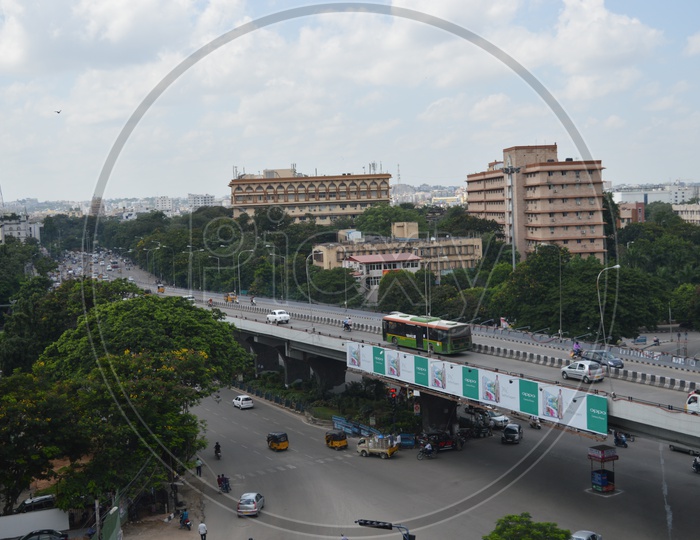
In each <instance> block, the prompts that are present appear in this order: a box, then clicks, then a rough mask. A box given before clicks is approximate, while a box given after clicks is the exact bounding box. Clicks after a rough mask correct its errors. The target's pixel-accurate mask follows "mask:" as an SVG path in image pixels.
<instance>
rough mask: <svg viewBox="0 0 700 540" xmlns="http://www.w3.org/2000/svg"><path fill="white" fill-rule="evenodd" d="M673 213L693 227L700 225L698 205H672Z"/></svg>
mask: <svg viewBox="0 0 700 540" xmlns="http://www.w3.org/2000/svg"><path fill="white" fill-rule="evenodd" d="M671 208H673V213H674V214H677V215H678V216H680V218H681V219H682V220H683V221H685V222H687V223H692V224H693V225H700V204H673V205H671Z"/></svg>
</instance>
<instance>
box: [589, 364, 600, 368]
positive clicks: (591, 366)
mask: <svg viewBox="0 0 700 540" xmlns="http://www.w3.org/2000/svg"><path fill="white" fill-rule="evenodd" d="M588 367H589V368H590V369H600V364H599V363H598V362H591V363H590V364H589V366H588Z"/></svg>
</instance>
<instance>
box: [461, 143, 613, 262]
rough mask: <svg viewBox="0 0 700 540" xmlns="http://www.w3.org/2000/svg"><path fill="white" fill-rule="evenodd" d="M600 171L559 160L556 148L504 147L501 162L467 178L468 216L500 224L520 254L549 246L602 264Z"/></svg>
mask: <svg viewBox="0 0 700 540" xmlns="http://www.w3.org/2000/svg"><path fill="white" fill-rule="evenodd" d="M602 170H603V167H602V165H601V162H600V161H599V160H590V161H574V160H573V159H571V158H566V160H565V161H559V160H558V158H557V145H556V144H553V145H537V146H514V147H511V148H506V149H504V150H503V161H494V162H492V163H489V166H488V169H487V170H486V171H482V172H478V173H474V174H470V175H468V176H467V201H468V210H467V211H468V213H469V214H471V215H473V216H475V217H479V218H484V219H492V220H494V221H496V222H497V223H499V224H500V225H502V226H503V229H504V233H505V236H506V241H507V242H508V243H510V244H513V245H515V248H516V250H517V251H518V252H519V253H521V254H522V255H527V254H528V253H532V252H534V251H535V248H536V247H537V245H538V244H543V243H548V244H555V245H559V246H561V247H565V248H567V249H568V250H569V251H570V252H571V253H572V254H574V255H580V256H582V257H588V256H590V255H593V256H595V257H597V258H598V259H600V260H601V262H603V261H604V260H605V253H606V248H605V233H604V230H603V229H604V224H605V219H604V216H603V211H602V208H603V182H602V178H601V172H602Z"/></svg>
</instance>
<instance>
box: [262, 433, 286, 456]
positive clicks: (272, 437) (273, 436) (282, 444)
mask: <svg viewBox="0 0 700 540" xmlns="http://www.w3.org/2000/svg"><path fill="white" fill-rule="evenodd" d="M267 447H268V448H269V449H270V450H274V451H275V452H280V451H282V450H286V449H287V448H289V438H288V437H287V434H286V433H284V432H282V431H276V432H273V433H268V434H267Z"/></svg>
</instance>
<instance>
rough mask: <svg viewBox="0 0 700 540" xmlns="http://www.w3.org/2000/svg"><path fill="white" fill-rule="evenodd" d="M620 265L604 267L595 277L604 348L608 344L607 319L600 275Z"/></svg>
mask: <svg viewBox="0 0 700 540" xmlns="http://www.w3.org/2000/svg"><path fill="white" fill-rule="evenodd" d="M619 268H620V265H619V264H616V265H615V266H608V267H607V268H603V269H602V270H601V271H600V272H599V273H598V277H597V278H596V279H595V289H596V292H597V293H598V309H600V331H601V333H602V334H603V349H605V347H606V346H607V340H606V339H605V320H604V319H603V304H602V303H601V301H600V276H602V275H603V272H607V271H608V270H619Z"/></svg>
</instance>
